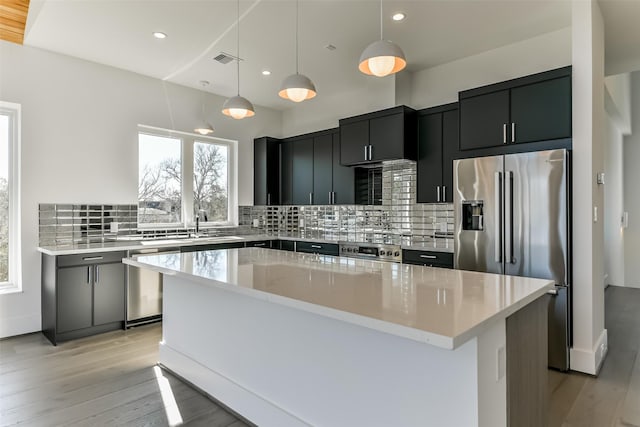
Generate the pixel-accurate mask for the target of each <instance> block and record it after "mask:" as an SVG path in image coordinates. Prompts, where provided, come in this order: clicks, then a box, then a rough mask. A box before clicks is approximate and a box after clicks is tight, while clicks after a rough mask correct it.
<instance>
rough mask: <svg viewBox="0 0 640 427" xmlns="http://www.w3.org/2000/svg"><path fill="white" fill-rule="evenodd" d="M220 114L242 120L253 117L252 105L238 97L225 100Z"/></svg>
mask: <svg viewBox="0 0 640 427" xmlns="http://www.w3.org/2000/svg"><path fill="white" fill-rule="evenodd" d="M222 114H224V115H226V116H231V117H233V118H234V119H244V118H245V117H252V116H254V115H255V114H256V113H255V110H254V108H253V104H252V103H251V102H249V100H248V99H246V98H243V97H241V96H240V95H238V96H234V97H231V98H229V99H227V100H226V101H225V102H224V104H223V105H222Z"/></svg>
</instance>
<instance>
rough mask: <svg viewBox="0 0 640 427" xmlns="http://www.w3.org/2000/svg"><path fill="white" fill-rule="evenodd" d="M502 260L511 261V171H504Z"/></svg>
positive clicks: (510, 262)
mask: <svg viewBox="0 0 640 427" xmlns="http://www.w3.org/2000/svg"><path fill="white" fill-rule="evenodd" d="M504 210H505V213H504V220H505V222H506V223H505V225H504V231H505V236H504V245H505V249H504V257H505V259H504V261H505V262H508V263H509V264H512V263H513V244H512V243H513V172H511V171H509V172H505V173H504Z"/></svg>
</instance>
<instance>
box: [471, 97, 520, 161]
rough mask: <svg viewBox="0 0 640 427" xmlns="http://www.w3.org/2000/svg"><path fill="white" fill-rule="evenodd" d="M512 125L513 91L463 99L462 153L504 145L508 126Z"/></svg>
mask: <svg viewBox="0 0 640 427" xmlns="http://www.w3.org/2000/svg"><path fill="white" fill-rule="evenodd" d="M509 123H510V121H509V90H501V91H498V92H493V93H489V94H486V95H479V96H474V97H472V98H463V99H461V100H460V149H461V150H473V149H476V148H486V147H495V146H499V145H502V144H504V140H505V138H504V131H505V128H504V126H505V125H508V124H509ZM508 127H509V126H507V128H508ZM507 133H508V132H507ZM507 136H508V135H507Z"/></svg>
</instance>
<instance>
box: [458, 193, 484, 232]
mask: <svg viewBox="0 0 640 427" xmlns="http://www.w3.org/2000/svg"><path fill="white" fill-rule="evenodd" d="M462 229H463V230H470V231H482V230H484V202H483V201H482V200H470V201H466V202H462Z"/></svg>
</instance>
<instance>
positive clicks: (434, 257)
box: [420, 255, 438, 259]
mask: <svg viewBox="0 0 640 427" xmlns="http://www.w3.org/2000/svg"><path fill="white" fill-rule="evenodd" d="M420 258H426V259H436V258H438V257H437V256H435V255H420Z"/></svg>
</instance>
